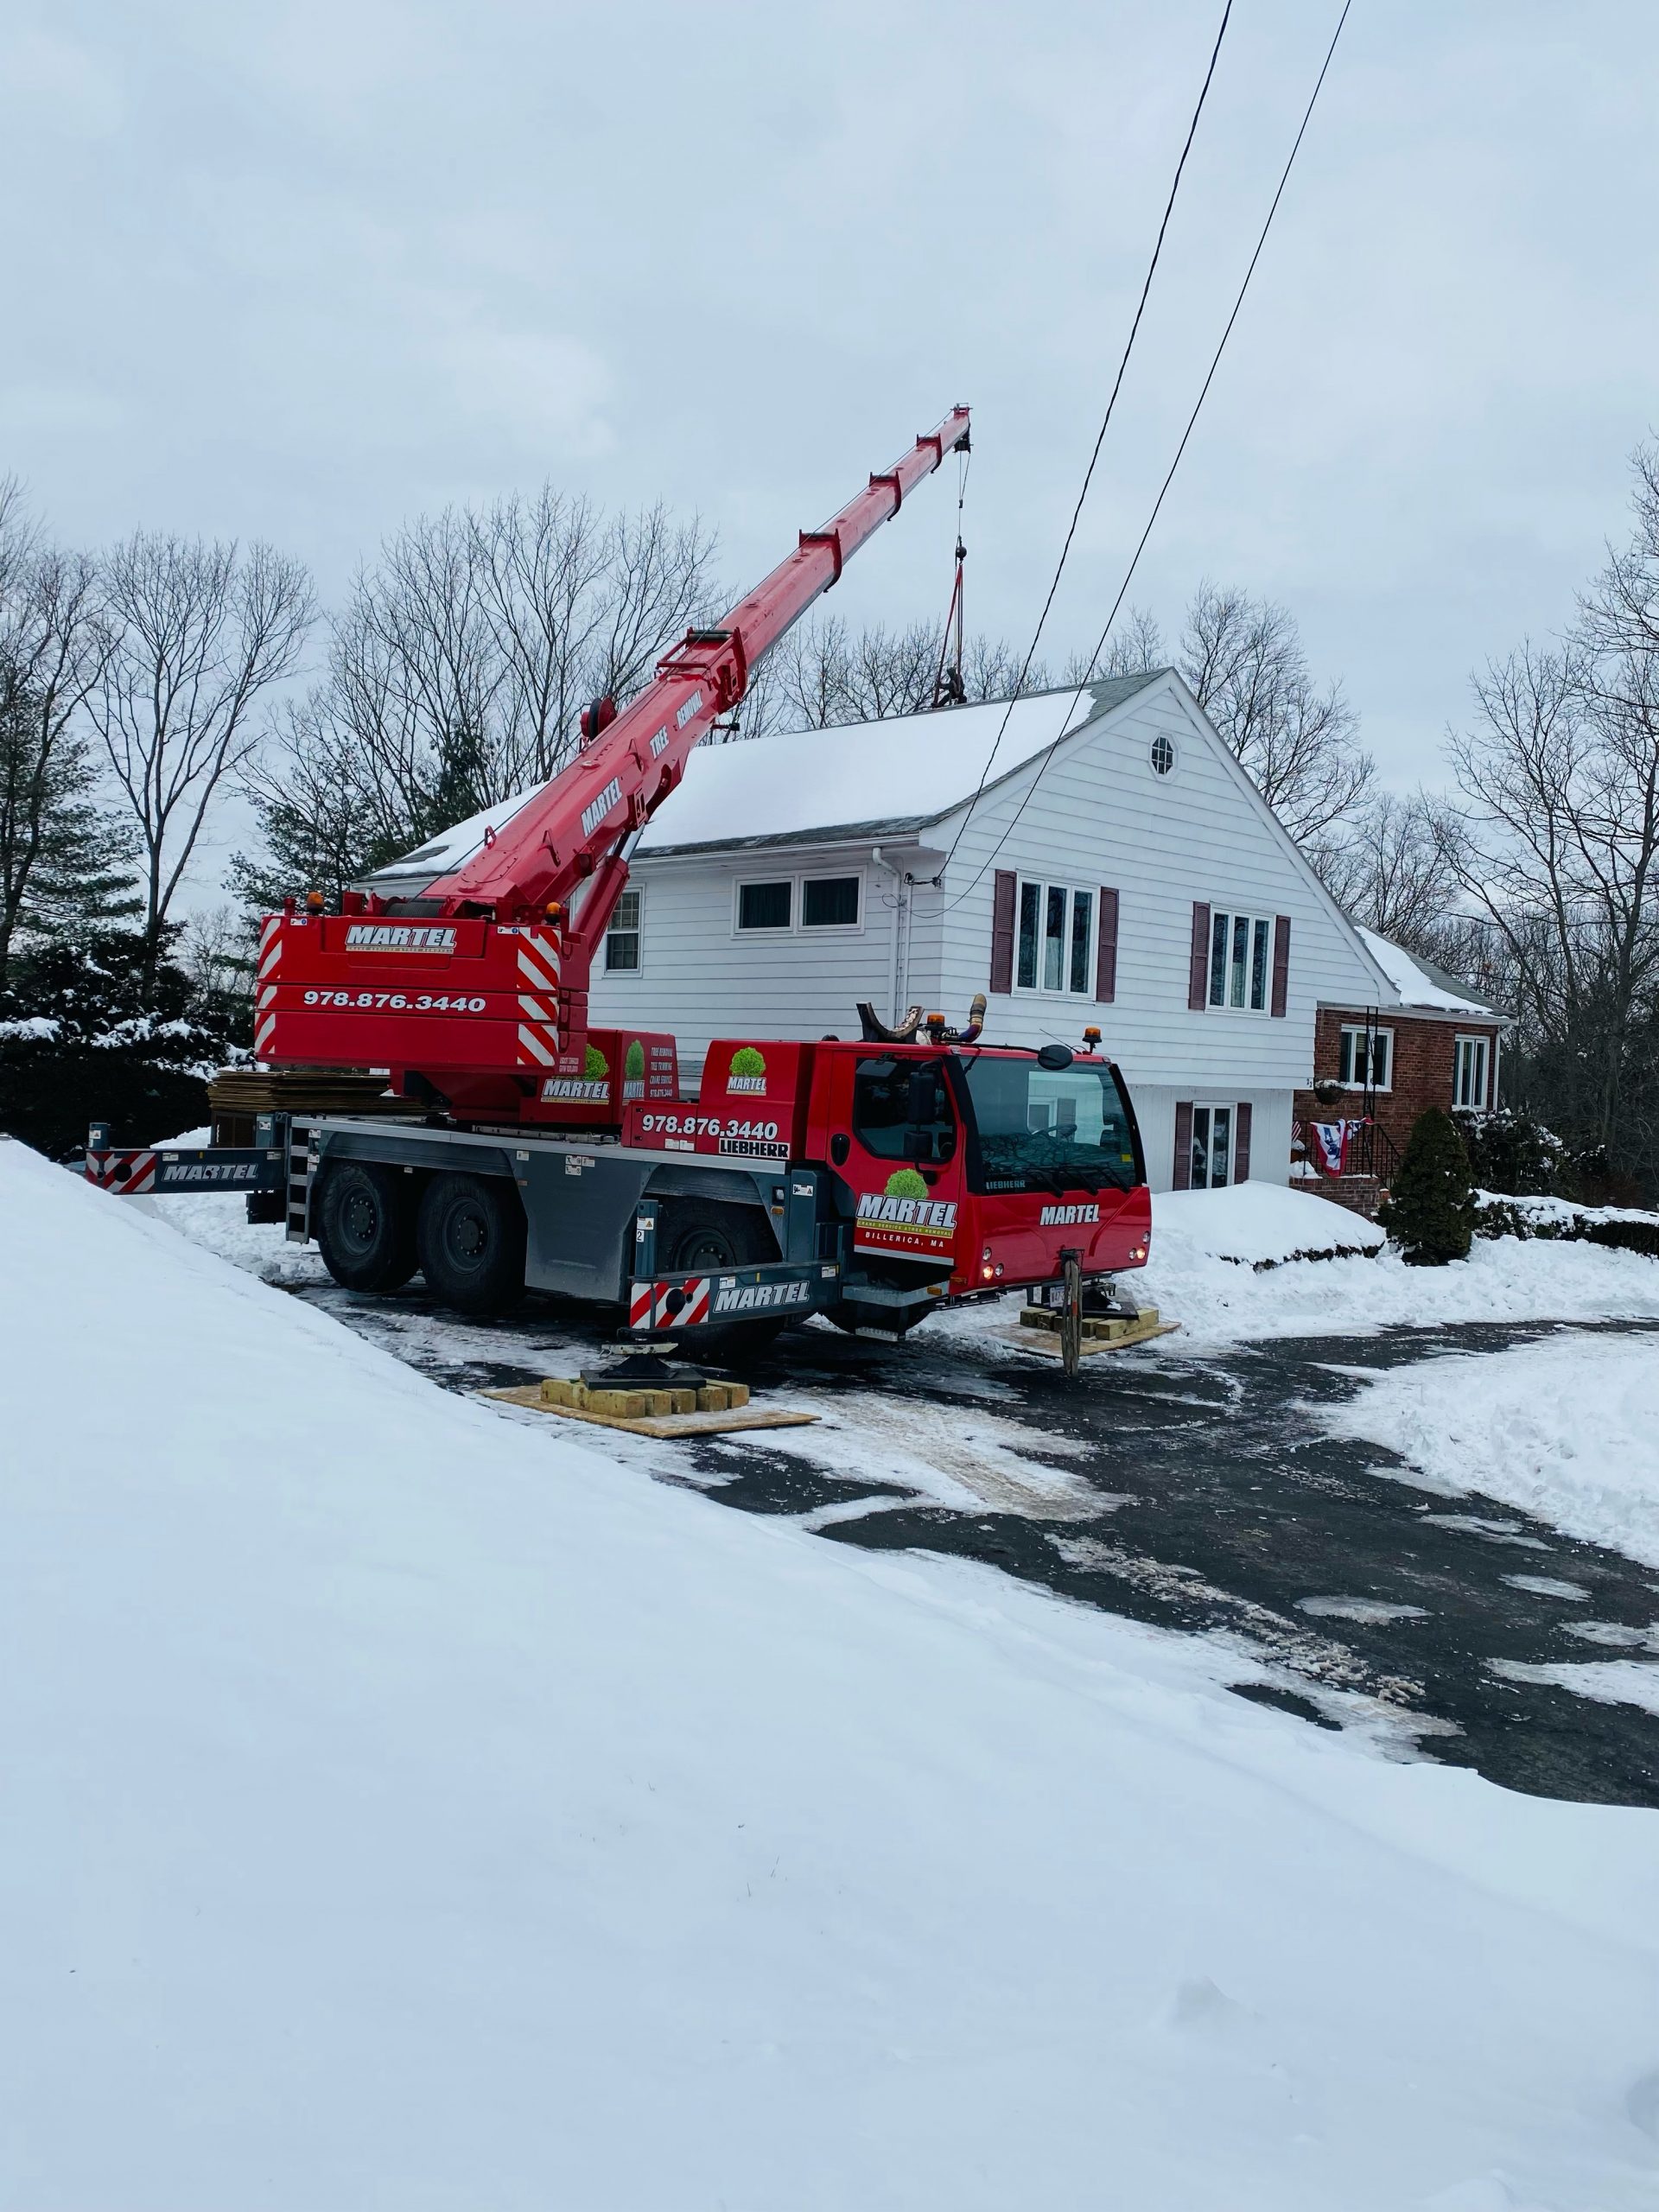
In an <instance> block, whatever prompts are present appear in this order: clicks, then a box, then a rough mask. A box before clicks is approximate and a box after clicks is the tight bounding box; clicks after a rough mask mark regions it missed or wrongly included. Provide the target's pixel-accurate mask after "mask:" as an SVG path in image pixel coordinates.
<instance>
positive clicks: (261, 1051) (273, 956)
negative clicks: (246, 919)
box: [253, 914, 283, 1060]
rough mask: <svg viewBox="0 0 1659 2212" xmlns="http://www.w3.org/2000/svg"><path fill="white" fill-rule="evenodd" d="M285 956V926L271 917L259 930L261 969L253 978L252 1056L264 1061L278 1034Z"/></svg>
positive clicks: (277, 915)
mask: <svg viewBox="0 0 1659 2212" xmlns="http://www.w3.org/2000/svg"><path fill="white" fill-rule="evenodd" d="M282 957H283V923H282V917H281V916H280V915H279V914H269V915H267V916H266V918H265V920H264V924H263V925H262V926H261V928H260V931H259V966H258V969H257V973H256V976H255V978H254V987H253V991H254V1012H253V1056H254V1058H255V1059H257V1060H263V1059H264V1057H265V1055H266V1054H267V1053H268V1052H270V1040H271V1039H272V1038H273V1037H274V1036H275V1035H276V1033H277V1016H276V1014H275V1013H274V1012H273V1011H272V1008H273V1007H275V1006H276V1003H277V966H278V964H279V963H280V962H281V960H282Z"/></svg>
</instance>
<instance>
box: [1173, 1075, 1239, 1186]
mask: <svg viewBox="0 0 1659 2212" xmlns="http://www.w3.org/2000/svg"><path fill="white" fill-rule="evenodd" d="M1240 1103H1241V1101H1239V1100H1238V1099H1236V1098H1195V1099H1194V1100H1193V1101H1192V1140H1191V1141H1192V1145H1193V1147H1194V1149H1195V1150H1196V1148H1197V1145H1198V1116H1199V1115H1200V1114H1210V1115H1216V1114H1225V1115H1226V1116H1227V1180H1226V1181H1225V1182H1224V1183H1212V1182H1211V1180H1210V1162H1211V1160H1212V1159H1213V1157H1214V1153H1213V1150H1212V1146H1213V1141H1214V1129H1215V1124H1214V1122H1213V1121H1212V1122H1211V1142H1209V1143H1206V1144H1205V1147H1204V1159H1205V1169H1204V1173H1205V1179H1204V1181H1203V1182H1202V1183H1195V1182H1193V1181H1192V1160H1188V1161H1187V1164H1186V1173H1187V1185H1186V1187H1187V1188H1188V1190H1189V1191H1230V1190H1231V1189H1232V1187H1233V1185H1234V1184H1235V1183H1236V1181H1237V1180H1238V1172H1237V1171H1238V1109H1239V1106H1240Z"/></svg>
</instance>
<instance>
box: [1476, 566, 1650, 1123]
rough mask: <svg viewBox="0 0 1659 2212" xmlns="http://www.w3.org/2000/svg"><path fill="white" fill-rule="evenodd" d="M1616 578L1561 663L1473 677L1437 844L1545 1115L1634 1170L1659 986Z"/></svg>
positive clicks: (1645, 676)
mask: <svg viewBox="0 0 1659 2212" xmlns="http://www.w3.org/2000/svg"><path fill="white" fill-rule="evenodd" d="M1655 550H1656V554H1659V545H1656V548H1655ZM1611 568H1612V564H1611V563H1610V571H1609V574H1605V575H1604V577H1603V579H1602V581H1601V583H1600V584H1599V586H1598V592H1597V595H1596V597H1595V598H1594V599H1593V600H1592V602H1591V607H1592V613H1596V614H1597V615H1598V616H1599V613H1603V612H1605V613H1607V615H1608V622H1607V625H1606V626H1605V627H1603V626H1600V623H1599V620H1590V621H1587V622H1586V626H1585V629H1584V631H1583V632H1581V633H1580V636H1579V637H1577V638H1575V639H1573V640H1572V641H1571V642H1570V643H1569V644H1568V645H1567V647H1566V648H1565V649H1564V650H1560V651H1555V650H1549V651H1544V650H1539V649H1536V648H1535V647H1534V646H1532V645H1530V644H1527V645H1522V647H1520V648H1519V650H1517V651H1516V652H1514V653H1511V654H1510V655H1509V656H1508V657H1507V658H1504V659H1503V660H1501V661H1495V662H1493V663H1491V664H1489V665H1488V667H1487V668H1486V669H1485V670H1484V671H1483V672H1482V673H1481V674H1480V675H1478V677H1476V678H1475V679H1474V685H1473V689H1474V696H1475V704H1476V709H1477V718H1476V721H1475V725H1474V727H1473V728H1472V729H1471V730H1470V731H1468V732H1465V733H1464V734H1460V735H1457V736H1454V737H1453V738H1452V741H1451V752H1452V762H1453V766H1454V768H1455V771H1456V774H1457V780H1458V785H1459V791H1460V793H1461V798H1462V803H1461V804H1460V806H1459V808H1458V810H1457V811H1456V812H1455V814H1453V815H1451V816H1449V817H1447V818H1446V822H1445V823H1444V825H1443V837H1444V842H1445V846H1446V854H1447V858H1448V861H1449V864H1450V866H1451V867H1452V869H1453V870H1454V872H1455V873H1456V875H1457V878H1458V880H1459V884H1460V886H1461V887H1462V889H1463V891H1464V893H1465V895H1466V896H1467V898H1468V899H1470V900H1471V902H1472V904H1473V905H1474V906H1475V907H1476V908H1477V910H1478V912H1480V913H1481V914H1482V916H1483V917H1484V920H1485V921H1486V923H1487V924H1488V925H1490V927H1491V929H1492V930H1493V931H1495V932H1496V933H1497V938H1498V939H1499V940H1500V942H1501V944H1502V947H1503V957H1504V958H1505V961H1506V963H1507V965H1508V968H1509V969H1510V974H1511V975H1512V976H1513V979H1514V984H1515V988H1516V992H1517V993H1518V995H1519V998H1520V1007H1519V1011H1520V1012H1521V1013H1522V1016H1523V1019H1524V1023H1525V1027H1526V1031H1527V1033H1528V1037H1529V1043H1530V1048H1531V1050H1532V1052H1533V1053H1534V1055H1535V1058H1539V1059H1540V1060H1541V1061H1547V1062H1548V1064H1549V1065H1550V1068H1551V1070H1552V1076H1551V1083H1552V1087H1553V1089H1554V1096H1555V1105H1556V1110H1557V1111H1558V1113H1559V1114H1560V1116H1561V1117H1562V1118H1564V1119H1566V1120H1567V1122H1569V1123H1570V1125H1571V1126H1573V1128H1574V1129H1575V1130H1576V1132H1577V1133H1578V1134H1579V1135H1580V1136H1581V1137H1583V1138H1585V1139H1586V1140H1587V1141H1593V1142H1596V1143H1599V1144H1602V1145H1605V1146H1608V1147H1611V1148H1612V1149H1613V1151H1614V1152H1615V1153H1616V1154H1622V1155H1623V1156H1624V1158H1626V1159H1627V1160H1634V1159H1635V1158H1636V1157H1637V1154H1642V1153H1644V1152H1650V1148H1651V1141H1652V1135H1653V1132H1652V1129H1651V1128H1649V1127H1642V1128H1637V1127H1635V1126H1633V1125H1632V1117H1631V1103H1632V1102H1631V1101H1630V1098H1629V1097H1628V1096H1627V1095H1626V1094H1627V1084H1628V1078H1629V1076H1630V1068H1631V1063H1632V1057H1633V1052H1634V1048H1635V1046H1636V1044H1637V1038H1638V1035H1639V1033H1642V1032H1643V1030H1644V1029H1646V1028H1648V1027H1650V1026H1651V1023H1652V1020H1653V1017H1654V1001H1655V995H1656V989H1659V880H1656V867H1659V651H1656V650H1655V649H1654V648H1653V647H1651V646H1649V645H1647V644H1646V643H1645V642H1644V641H1643V632H1642V621H1641V620H1640V619H1639V618H1637V617H1635V616H1630V617H1625V618H1618V617H1617V615H1616V610H1617V608H1618V590H1619V589H1620V587H1618V586H1617V585H1612V586H1611V587H1610V584H1609V575H1610V574H1611ZM1604 592H1605V594H1606V596H1605V598H1604V597H1603V596H1602V594H1603V593H1604ZM1620 620H1623V621H1624V622H1625V623H1626V624H1627V626H1625V627H1624V628H1623V631H1622V635H1623V638H1624V645H1621V644H1620V636H1621V630H1620V627H1619V626H1618V624H1619V621H1620ZM1646 1118H1649V1117H1648V1116H1644V1119H1646Z"/></svg>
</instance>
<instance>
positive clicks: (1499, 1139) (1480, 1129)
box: [1455, 1107, 1567, 1198]
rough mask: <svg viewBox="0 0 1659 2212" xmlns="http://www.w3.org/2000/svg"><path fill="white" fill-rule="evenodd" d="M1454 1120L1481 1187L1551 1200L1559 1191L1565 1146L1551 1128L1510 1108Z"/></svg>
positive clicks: (1565, 1152)
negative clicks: (1549, 1198)
mask: <svg viewBox="0 0 1659 2212" xmlns="http://www.w3.org/2000/svg"><path fill="white" fill-rule="evenodd" d="M1455 1118H1456V1121H1457V1126H1458V1131H1459V1135H1461V1137H1462V1139H1463V1142H1464V1148H1465V1151H1466V1152H1467V1153H1468V1154H1469V1169H1470V1173H1471V1174H1472V1175H1473V1177H1474V1179H1475V1181H1476V1183H1477V1184H1478V1185H1479V1187H1480V1188H1481V1189H1482V1190H1483V1191H1498V1192H1503V1195H1504V1196H1505V1197H1507V1198H1547V1197H1550V1196H1552V1195H1554V1193H1555V1192H1557V1191H1559V1189H1560V1178H1561V1173H1562V1170H1563V1166H1564V1163H1565V1161H1566V1158H1567V1147H1566V1146H1565V1145H1564V1144H1563V1143H1562V1142H1561V1141H1560V1138H1559V1137H1558V1136H1557V1135H1555V1133H1554V1130H1553V1129H1547V1128H1545V1127H1544V1125H1543V1123H1542V1122H1539V1121H1535V1120H1534V1118H1533V1116H1531V1115H1530V1114H1522V1113H1517V1112H1516V1111H1515V1110H1514V1109H1512V1108H1509V1107H1505V1108H1503V1109H1501V1110H1500V1111H1499V1112H1497V1113H1496V1114H1459V1115H1458V1116H1456V1117H1455Z"/></svg>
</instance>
